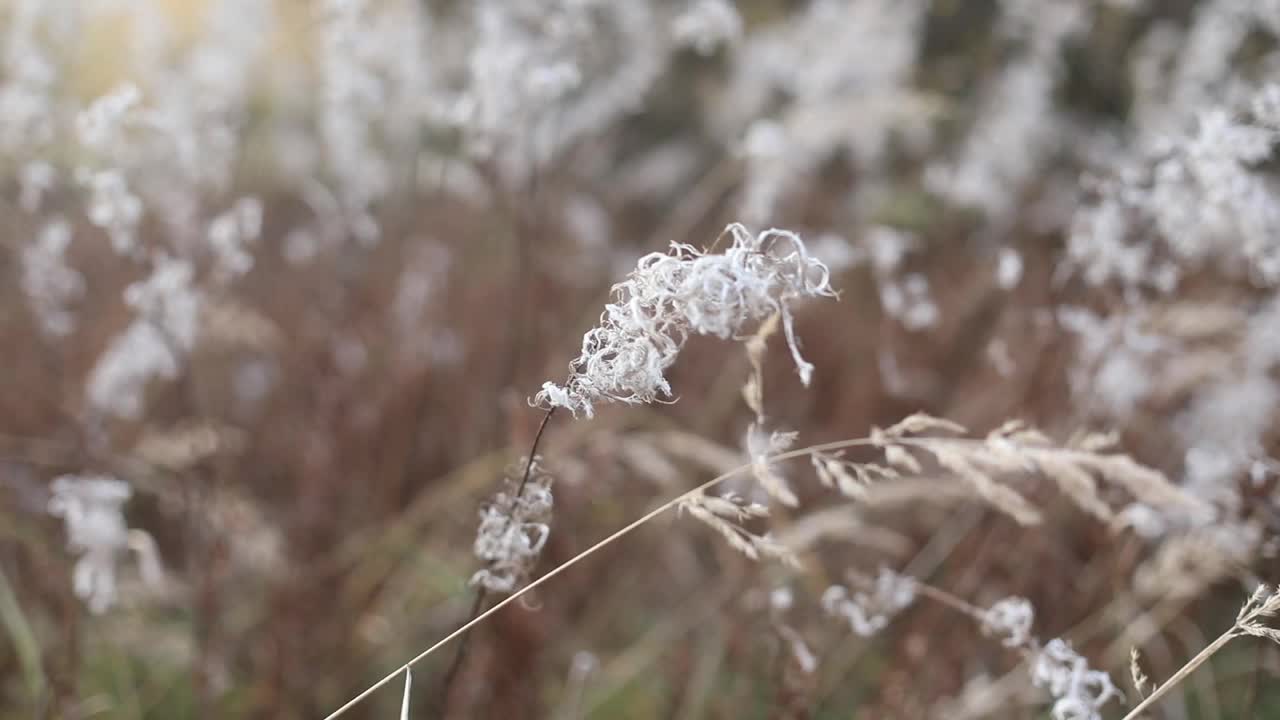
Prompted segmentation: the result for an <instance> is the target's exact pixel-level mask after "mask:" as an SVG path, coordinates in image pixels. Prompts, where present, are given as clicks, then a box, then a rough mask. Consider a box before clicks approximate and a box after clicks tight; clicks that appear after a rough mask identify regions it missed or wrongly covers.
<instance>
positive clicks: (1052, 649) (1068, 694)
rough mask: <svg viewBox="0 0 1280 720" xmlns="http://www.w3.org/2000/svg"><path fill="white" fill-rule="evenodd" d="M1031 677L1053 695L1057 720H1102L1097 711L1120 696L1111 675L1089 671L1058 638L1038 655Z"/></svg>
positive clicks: (1076, 654) (1077, 654)
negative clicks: (1113, 698)
mask: <svg viewBox="0 0 1280 720" xmlns="http://www.w3.org/2000/svg"><path fill="white" fill-rule="evenodd" d="M1031 677H1032V680H1033V681H1034V682H1035V684H1036V686H1037V687H1044V688H1047V689H1048V690H1049V694H1051V695H1053V698H1054V702H1053V717H1054V720H1101V718H1102V715H1101V714H1100V713H1099V712H1098V710H1099V709H1100V708H1101V707H1102V706H1103V705H1105V704H1106V703H1107V701H1108V700H1110V699H1111V698H1112V697H1119V696H1120V691H1119V690H1117V689H1116V686H1115V685H1114V684H1113V683H1112V682H1111V676H1110V675H1108V674H1107V673H1105V672H1103V671H1102V670H1091V669H1089V662H1088V661H1087V660H1085V659H1084V658H1083V657H1081V656H1080V655H1079V653H1077V652H1076V651H1075V650H1072V649H1071V646H1069V645H1067V643H1066V642H1064V641H1063V640H1061V639H1059V638H1054V639H1053V640H1050V641H1049V643H1048V644H1047V645H1045V646H1044V648H1043V649H1041V650H1040V652H1039V653H1037V655H1036V658H1035V662H1034V664H1033V666H1032V669H1031Z"/></svg>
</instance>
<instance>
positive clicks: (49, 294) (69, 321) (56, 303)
mask: <svg viewBox="0 0 1280 720" xmlns="http://www.w3.org/2000/svg"><path fill="white" fill-rule="evenodd" d="M70 244H71V225H70V224H69V223H67V221H65V220H62V219H61V218H58V219H55V220H52V221H50V222H49V223H48V224H46V225H45V226H44V227H43V228H41V230H40V233H39V234H38V235H37V236H36V239H35V241H34V242H32V243H31V244H30V245H28V246H27V247H25V248H23V251H22V289H23V291H25V292H26V294H27V297H28V298H29V299H30V300H31V305H32V309H33V310H34V311H35V315H36V319H37V320H39V321H40V329H41V331H42V332H44V333H45V334H46V335H49V336H51V337H62V336H64V335H67V334H68V333H70V332H71V331H72V330H74V329H75V316H74V315H73V314H72V313H71V311H70V310H69V309H68V306H69V305H71V304H72V303H74V302H75V301H76V300H79V299H80V297H81V296H82V295H84V277H83V276H82V275H81V274H80V272H79V271H77V270H76V269H75V268H73V267H71V266H70V265H69V264H68V263H67V257H66V251H67V246H68V245H70Z"/></svg>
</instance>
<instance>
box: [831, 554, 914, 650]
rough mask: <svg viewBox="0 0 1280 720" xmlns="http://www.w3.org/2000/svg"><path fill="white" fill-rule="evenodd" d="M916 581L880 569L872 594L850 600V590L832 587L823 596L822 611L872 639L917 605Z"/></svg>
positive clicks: (854, 595)
mask: <svg viewBox="0 0 1280 720" xmlns="http://www.w3.org/2000/svg"><path fill="white" fill-rule="evenodd" d="M915 599H916V584H915V581H914V580H912V579H911V578H909V577H907V576H905V575H899V574H898V573H896V572H894V571H892V570H890V569H888V568H880V574H879V575H878V576H877V577H876V581H875V586H874V588H873V589H872V591H871V592H870V593H864V592H856V593H853V595H852V597H850V594H849V590H848V588H846V587H844V586H843V585H832V586H831V587H829V588H827V589H826V591H825V592H824V593H822V608H823V609H824V610H826V611H827V613H828V614H830V615H834V616H836V617H842V618H844V619H846V620H848V621H849V626H850V627H852V628H853V631H854V632H855V633H857V634H858V635H861V636H862V637H871V636H872V635H875V634H876V633H878V632H880V631H881V630H883V629H884V628H885V626H887V625H888V624H889V620H890V618H892V617H893V616H894V615H897V614H898V613H899V612H901V611H902V610H903V609H904V608H906V607H908V606H910V605H911V603H913V602H915Z"/></svg>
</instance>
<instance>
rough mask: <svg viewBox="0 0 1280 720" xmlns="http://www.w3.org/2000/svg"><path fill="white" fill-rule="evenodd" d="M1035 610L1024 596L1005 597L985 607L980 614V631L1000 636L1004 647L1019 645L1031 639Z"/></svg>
mask: <svg viewBox="0 0 1280 720" xmlns="http://www.w3.org/2000/svg"><path fill="white" fill-rule="evenodd" d="M1034 619H1035V610H1034V609H1033V608H1032V607H1031V603H1030V602H1029V601H1028V600H1027V599H1026V598H1020V597H1007V598H1005V599H1003V600H1001V601H1000V602H998V603H996V604H995V605H992V606H991V607H989V608H987V611H986V612H985V613H984V614H983V616H982V631H983V632H985V633H987V634H988V635H995V636H998V637H1000V638H1001V642H1002V643H1003V644H1004V645H1005V647H1021V646H1023V645H1026V644H1027V643H1029V642H1030V641H1031V622H1032V620H1034Z"/></svg>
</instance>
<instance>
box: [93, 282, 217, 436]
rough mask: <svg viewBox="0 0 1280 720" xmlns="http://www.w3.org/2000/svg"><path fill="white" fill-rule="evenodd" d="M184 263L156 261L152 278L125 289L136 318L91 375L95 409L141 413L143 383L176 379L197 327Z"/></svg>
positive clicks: (195, 301) (195, 298)
mask: <svg viewBox="0 0 1280 720" xmlns="http://www.w3.org/2000/svg"><path fill="white" fill-rule="evenodd" d="M192 275H193V269H192V267H191V264H190V263H188V262H186V261H184V260H176V259H171V258H163V257H162V258H160V259H159V260H158V261H157V262H156V266H155V268H154V270H153V271H152V274H151V276H150V277H149V278H147V279H146V280H145V281H143V282H138V283H134V284H133V285H130V286H129V287H128V288H127V289H126V290H125V302H126V303H128V304H129V305H130V306H131V307H133V308H134V309H135V310H137V312H138V315H139V317H138V318H137V319H136V320H134V321H133V323H132V324H130V325H129V327H128V328H127V329H126V330H125V331H124V332H123V333H121V334H120V335H118V336H117V337H116V338H115V339H114V340H113V341H112V342H111V344H110V345H109V346H108V347H107V349H106V350H105V351H104V352H103V354H102V356H101V357H99V358H98V361H97V363H96V364H95V365H94V367H93V370H92V371H91V372H90V374H89V380H88V387H87V393H88V396H89V402H90V404H91V405H93V406H94V407H95V408H97V409H99V410H102V411H105V412H108V413H111V414H113V415H117V416H119V417H124V418H131V419H132V418H137V417H138V416H139V415H141V413H142V409H143V408H142V406H143V399H144V398H143V395H144V393H145V390H146V386H147V383H148V382H149V381H150V380H151V379H152V378H155V377H162V378H174V377H177V375H178V372H179V370H180V366H181V362H182V354H183V353H185V352H187V351H189V350H190V349H191V348H192V347H193V346H194V345H195V340H196V333H197V330H198V328H199V324H198V321H199V311H200V294H199V292H198V291H197V290H196V289H195V288H194V287H192V284H191V283H192Z"/></svg>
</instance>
